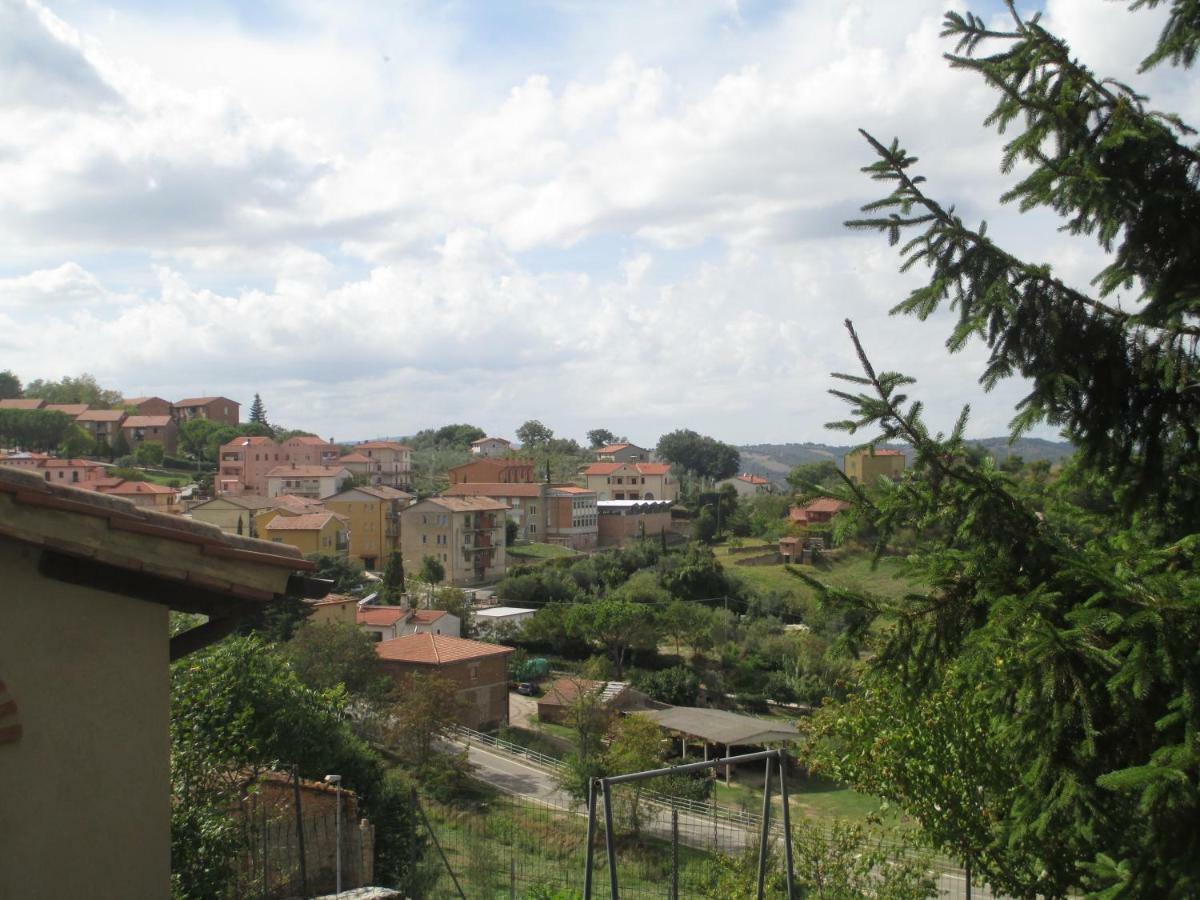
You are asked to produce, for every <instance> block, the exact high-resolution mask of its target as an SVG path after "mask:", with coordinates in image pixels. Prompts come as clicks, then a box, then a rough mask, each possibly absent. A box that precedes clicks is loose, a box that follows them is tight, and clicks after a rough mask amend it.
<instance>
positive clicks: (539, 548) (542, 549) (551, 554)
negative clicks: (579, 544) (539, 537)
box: [507, 543, 579, 559]
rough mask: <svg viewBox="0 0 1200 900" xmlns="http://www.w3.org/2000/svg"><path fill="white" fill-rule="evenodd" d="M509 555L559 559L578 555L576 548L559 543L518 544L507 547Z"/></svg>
mask: <svg viewBox="0 0 1200 900" xmlns="http://www.w3.org/2000/svg"><path fill="white" fill-rule="evenodd" d="M507 552H508V555H509V556H518V557H521V558H522V559H558V558H559V557H562V556H578V555H579V554H578V553H576V552H575V551H574V550H572V549H570V548H569V547H560V546H558V545H557V544H538V543H531V544H516V545H514V546H511V547H509V548H508V549H507Z"/></svg>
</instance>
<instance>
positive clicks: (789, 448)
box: [738, 437, 1075, 482]
mask: <svg viewBox="0 0 1200 900" xmlns="http://www.w3.org/2000/svg"><path fill="white" fill-rule="evenodd" d="M970 443H972V444H976V445H978V446H980V447H982V448H983V449H984V450H986V451H987V452H988V453H990V454H991V455H992V456H994V457H995V458H996V459H997V460H1002V459H1004V458H1005V457H1007V456H1011V455H1014V454H1015V455H1016V456H1020V457H1021V458H1022V459H1024V460H1025V461H1026V462H1033V461H1034V460H1038V459H1045V460H1049V461H1050V462H1052V463H1056V462H1060V461H1061V460H1064V459H1066V458H1067V457H1068V456H1070V455H1071V454H1072V453H1074V452H1075V448H1074V447H1072V446H1071V445H1070V444H1069V443H1067V442H1066V441H1047V440H1043V439H1042V438H1018V439H1017V441H1016V443H1014V444H1012V445H1010V444H1009V443H1008V438H1007V437H989V438H980V439H979V440H974V441H971V442H970ZM854 446H855V445H854V444H844V445H838V444H814V443H804V444H747V445H746V446H744V447H738V450H739V451H740V452H741V454H742V471H743V472H748V473H749V474H751V475H761V476H762V477H763V478H770V479H771V480H772V481H778V482H782V481H783V480H784V479H785V478H786V477H787V473H788V472H790V471H791V470H792V469H793V468H794V467H795V466H798V465H801V464H803V463H814V462H821V461H822V460H829V461H830V462H832V463H834V464H835V465H837V466H838V467H839V468H840V467H841V465H842V457H843V456H845V455H846V453H847V452H848V451H849V450H850V449H851V448H852V447H854ZM883 446H885V447H888V448H889V449H893V450H899V451H900V452H901V453H903V454H904V455H905V456H907V457H910V458H911V456H912V448H910V447H907V446H903V445H900V444H886V445H883Z"/></svg>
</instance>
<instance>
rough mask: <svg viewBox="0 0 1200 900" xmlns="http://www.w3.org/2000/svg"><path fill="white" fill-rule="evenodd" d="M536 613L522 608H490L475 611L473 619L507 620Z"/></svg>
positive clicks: (533, 610) (534, 610)
mask: <svg viewBox="0 0 1200 900" xmlns="http://www.w3.org/2000/svg"><path fill="white" fill-rule="evenodd" d="M535 612H537V610H536V609H525V607H523V606H492V607H489V608H487V609H477V610H475V618H477V619H478V618H479V617H480V616H483V617H484V618H485V619H507V618H510V617H512V616H517V615H530V616H531V615H533V614H534V613H535Z"/></svg>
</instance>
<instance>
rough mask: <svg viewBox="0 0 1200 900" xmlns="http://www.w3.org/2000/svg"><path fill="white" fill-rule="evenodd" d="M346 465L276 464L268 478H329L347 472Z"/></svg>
mask: <svg viewBox="0 0 1200 900" xmlns="http://www.w3.org/2000/svg"><path fill="white" fill-rule="evenodd" d="M345 471H346V467H345V466H298V465H296V464H295V463H289V464H288V465H286V466H276V467H275V468H273V469H272V470H271V471H270V472H268V473H267V477H268V478H327V477H329V476H331V475H337V474H338V473H339V472H345Z"/></svg>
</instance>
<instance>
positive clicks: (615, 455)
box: [596, 443, 650, 463]
mask: <svg viewBox="0 0 1200 900" xmlns="http://www.w3.org/2000/svg"><path fill="white" fill-rule="evenodd" d="M596 462H621V463H627V462H650V451H649V450H647V449H646V448H645V447H639V446H638V445H637V444H629V443H618V444H609V445H608V446H606V447H601V448H600V449H598V450H597V451H596Z"/></svg>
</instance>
